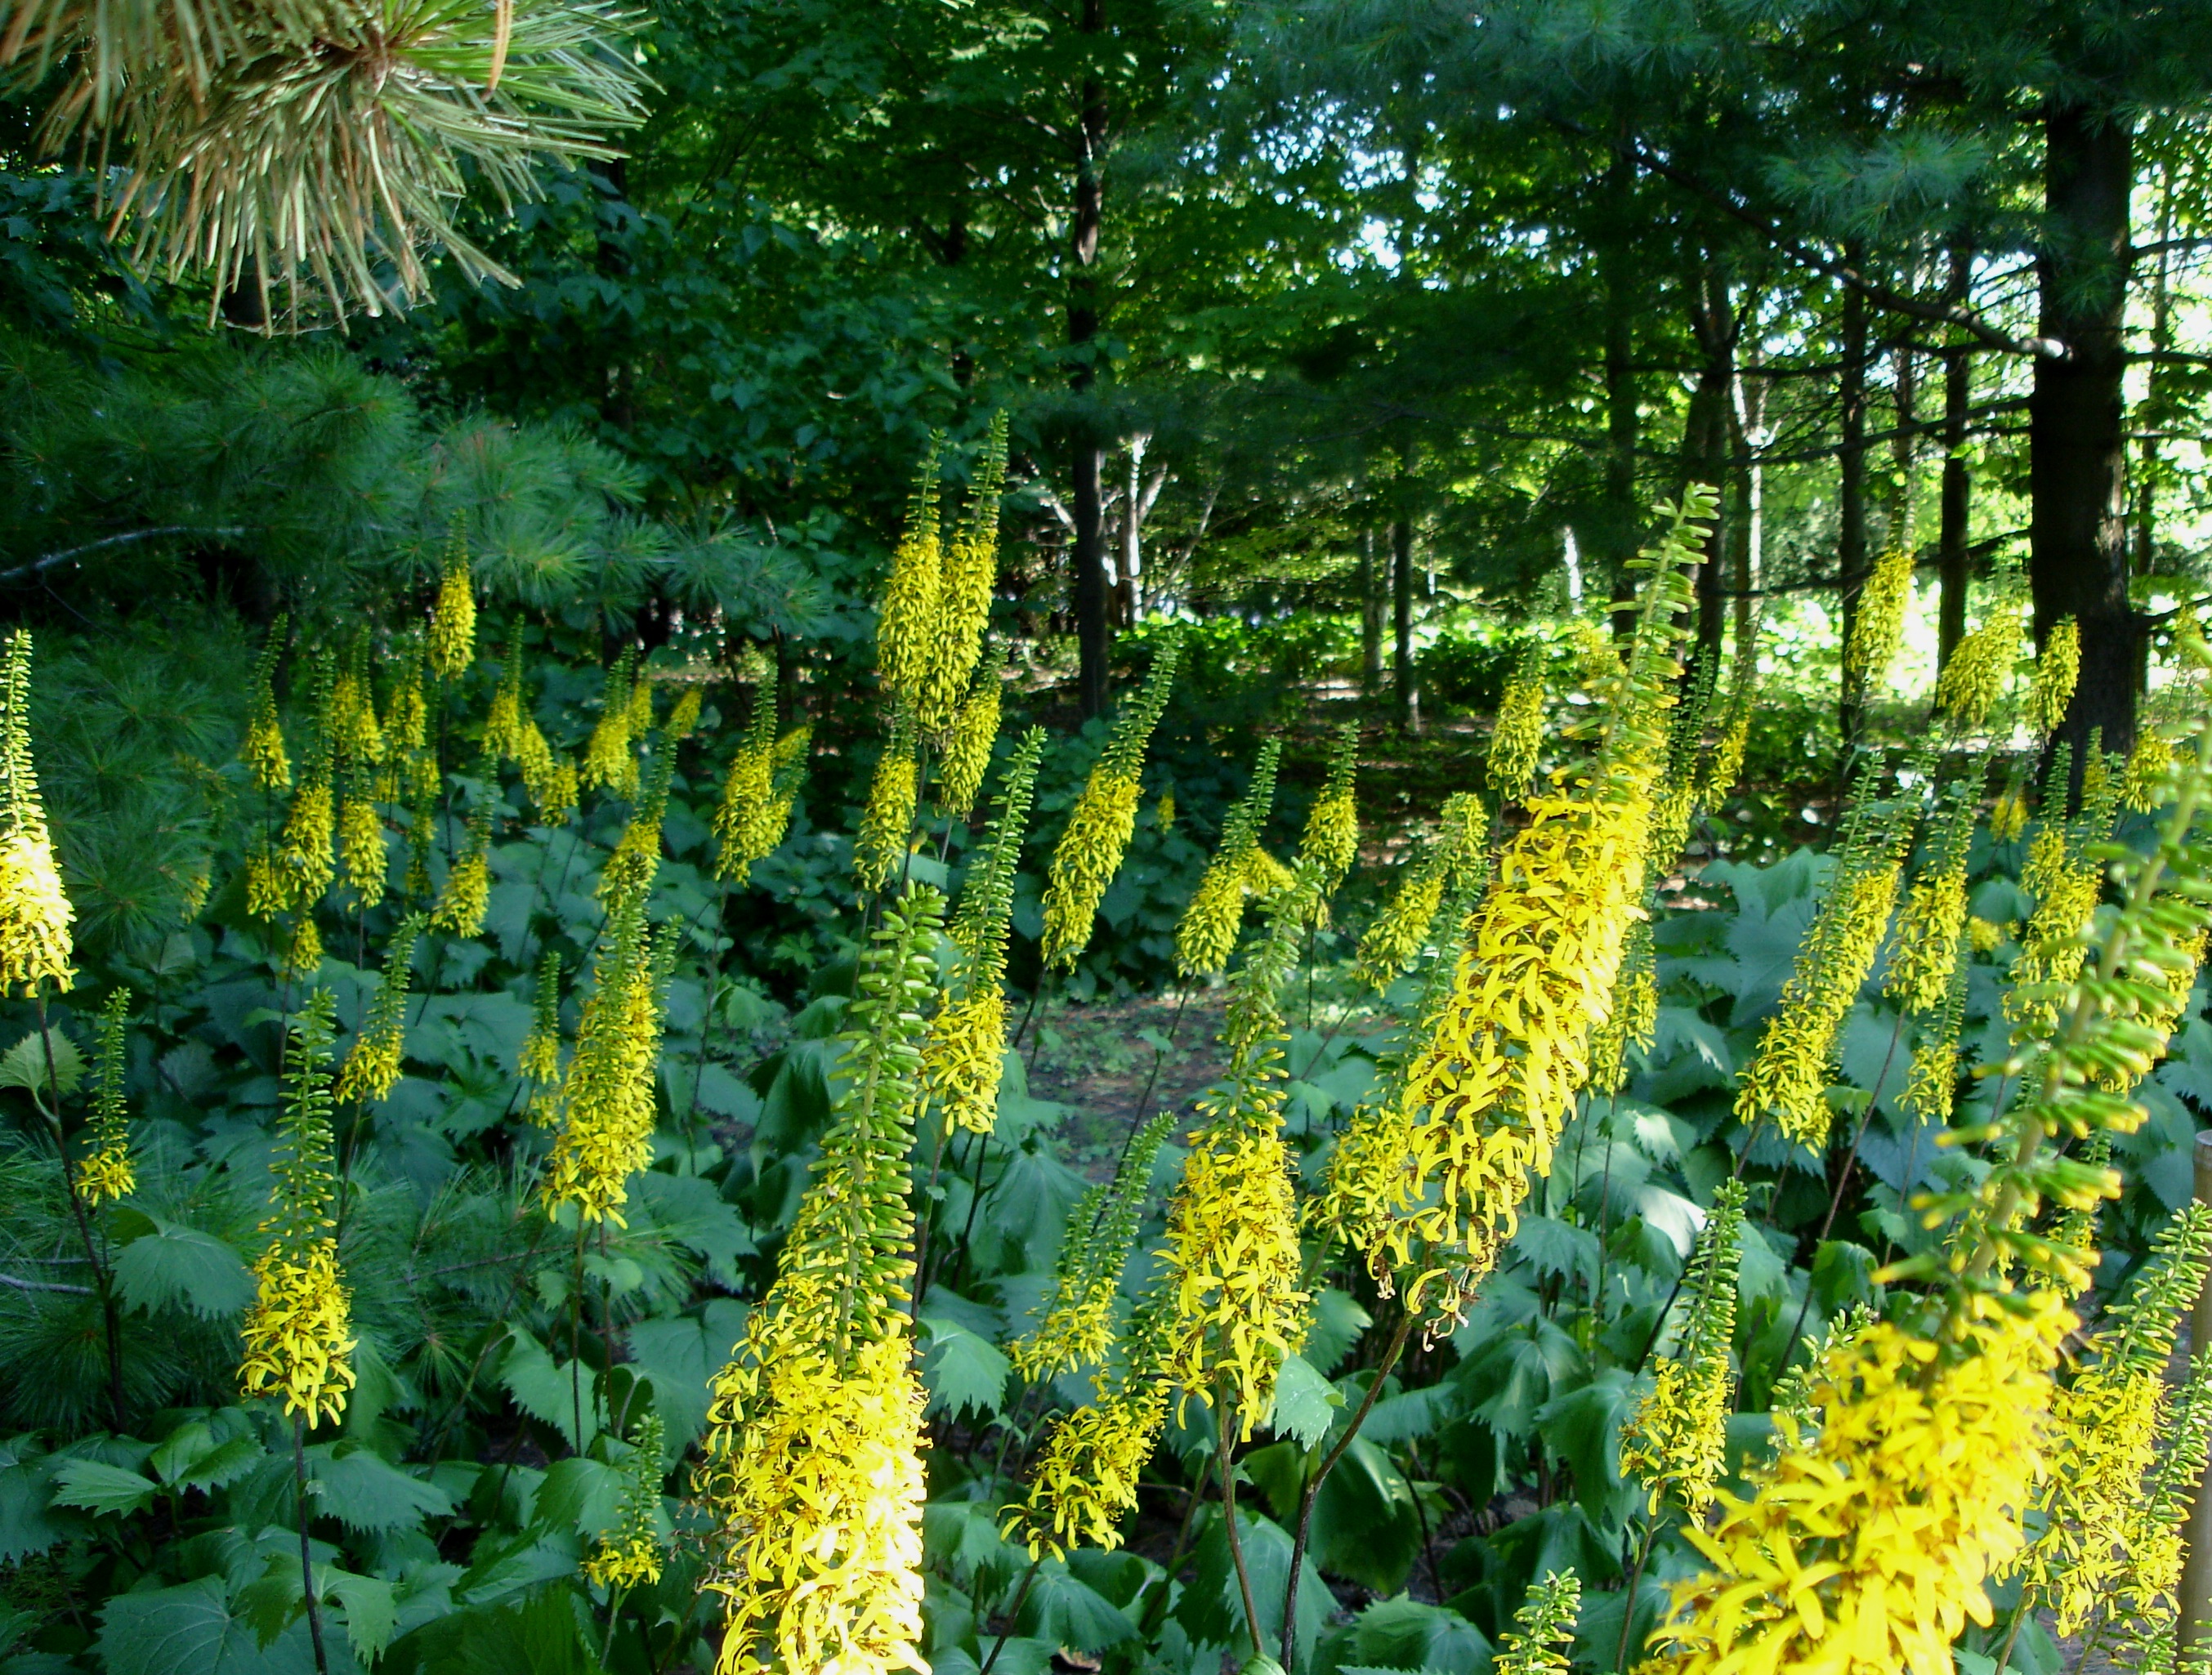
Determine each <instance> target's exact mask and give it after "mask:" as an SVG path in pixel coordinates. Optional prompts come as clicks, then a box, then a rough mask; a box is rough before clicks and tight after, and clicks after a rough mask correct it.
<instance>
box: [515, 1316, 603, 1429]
mask: <svg viewBox="0 0 2212 1675" xmlns="http://www.w3.org/2000/svg"><path fill="white" fill-rule="evenodd" d="M573 1377H574V1375H572V1372H571V1369H570V1368H569V1365H568V1362H565V1361H558V1362H556V1360H554V1359H553V1357H552V1356H551V1355H550V1354H549V1353H548V1352H547V1350H546V1348H545V1346H544V1344H541V1343H539V1342H538V1340H537V1339H536V1338H532V1336H531V1335H530V1334H529V1333H528V1332H525V1331H524V1330H523V1329H522V1328H521V1327H520V1326H517V1327H515V1328H514V1329H513V1331H512V1332H510V1333H509V1334H508V1337H507V1355H506V1357H505V1358H504V1359H503V1360H502V1361H501V1362H500V1367H499V1381H500V1382H501V1384H502V1385H504V1386H506V1387H507V1394H509V1395H510V1396H513V1398H514V1404H515V1405H516V1406H517V1407H519V1408H520V1409H521V1410H522V1411H524V1412H525V1413H527V1414H528V1415H529V1416H530V1417H532V1418H533V1419H540V1420H543V1421H544V1423H547V1424H549V1425H551V1426H552V1427H553V1428H554V1429H556V1430H558V1431H559V1432H560V1433H561V1435H562V1438H563V1439H564V1440H565V1441H567V1442H568V1447H569V1449H570V1451H571V1452H573V1453H583V1451H584V1449H585V1448H586V1447H588V1446H589V1445H590V1442H591V1440H592V1438H593V1437H595V1436H597V1435H599V1420H598V1418H597V1417H595V1416H594V1415H593V1413H592V1401H591V1391H592V1381H591V1380H590V1379H589V1378H586V1379H584V1381H583V1395H584V1400H583V1403H582V1407H583V1421H584V1434H583V1435H582V1436H578V1435H576V1417H577V1405H578V1404H577V1400H576V1386H575V1384H574V1382H573V1381H572V1380H573Z"/></svg>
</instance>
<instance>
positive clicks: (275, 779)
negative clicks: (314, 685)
mask: <svg viewBox="0 0 2212 1675" xmlns="http://www.w3.org/2000/svg"><path fill="white" fill-rule="evenodd" d="M290 621H291V619H290V618H289V616H285V615H283V613H282V612H279V613H278V614H277V617H276V621H275V622H271V623H270V625H269V638H268V639H267V640H266V641H264V643H263V645H262V647H261V655H260V656H259V657H258V658H255V659H254V664H253V704H252V708H251V709H250V710H249V711H248V712H247V713H246V739H245V742H244V743H242V744H241V745H240V747H239V751H238V755H239V760H240V761H241V762H244V763H245V764H246V770H247V773H248V775H249V776H250V777H251V779H252V782H253V788H254V789H255V790H256V791H289V790H290V789H291V788H292V762H291V758H290V757H289V756H287V755H286V754H285V752H284V727H283V723H282V722H281V721H280V720H278V719H277V716H276V661H277V658H279V657H281V656H282V655H283V650H284V629H285V626H286V624H287V623H289V622H290Z"/></svg>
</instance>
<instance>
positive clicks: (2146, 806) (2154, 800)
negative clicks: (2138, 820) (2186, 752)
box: [2120, 721, 2173, 814]
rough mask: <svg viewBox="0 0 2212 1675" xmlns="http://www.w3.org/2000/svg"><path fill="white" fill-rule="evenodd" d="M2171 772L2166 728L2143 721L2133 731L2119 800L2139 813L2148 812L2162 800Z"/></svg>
mask: <svg viewBox="0 0 2212 1675" xmlns="http://www.w3.org/2000/svg"><path fill="white" fill-rule="evenodd" d="M2172 772H2173V742H2172V739H2170V738H2169V737H2166V729H2165V728H2164V727H2162V726H2160V725H2155V724H2154V723H2152V722H2149V721H2146V722H2145V723H2144V724H2143V725H2142V726H2141V727H2140V728H2139V729H2138V730H2137V731H2136V742H2135V747H2134V748H2133V749H2132V750H2130V751H2129V752H2128V765H2127V767H2126V768H2125V769H2124V770H2123V772H2122V774H2121V776H2120V787H2121V788H2120V803H2121V805H2122V806H2123V807H2124V808H2130V809H2133V810H2136V812H2137V813H2138V814H2148V813H2149V812H2150V811H2151V810H2153V809H2154V808H2156V807H2157V806H2158V805H2159V804H2160V802H2161V801H2163V800H2164V791H2165V787H2166V780H2167V778H2168V777H2169V776H2170V775H2171V774H2172Z"/></svg>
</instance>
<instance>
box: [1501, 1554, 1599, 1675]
mask: <svg viewBox="0 0 2212 1675" xmlns="http://www.w3.org/2000/svg"><path fill="white" fill-rule="evenodd" d="M1582 1605H1583V1585H1582V1580H1581V1578H1580V1577H1578V1576H1577V1575H1575V1572H1574V1568H1573V1567H1572V1566H1571V1565H1570V1566H1569V1567H1568V1568H1567V1569H1565V1570H1559V1571H1547V1572H1546V1573H1545V1575H1544V1580H1543V1581H1540V1582H1537V1583H1535V1584H1534V1585H1533V1586H1532V1587H1530V1588H1529V1590H1528V1598H1527V1599H1525V1600H1523V1601H1522V1605H1521V1609H1520V1610H1518V1611H1516V1612H1514V1613H1513V1622H1514V1627H1513V1628H1512V1629H1509V1630H1508V1631H1507V1632H1506V1633H1505V1634H1504V1636H1501V1637H1500V1640H1499V1642H1498V1657H1497V1660H1496V1661H1495V1662H1493V1663H1492V1665H1491V1675H1567V1672H1568V1670H1570V1669H1571V1668H1572V1667H1573V1664H1572V1662H1571V1660H1570V1659H1569V1658H1568V1656H1567V1653H1568V1651H1569V1649H1570V1648H1571V1647H1572V1646H1573V1645H1574V1643H1575V1624H1576V1622H1577V1619H1578V1618H1579V1617H1580V1616H1581V1614H1582Z"/></svg>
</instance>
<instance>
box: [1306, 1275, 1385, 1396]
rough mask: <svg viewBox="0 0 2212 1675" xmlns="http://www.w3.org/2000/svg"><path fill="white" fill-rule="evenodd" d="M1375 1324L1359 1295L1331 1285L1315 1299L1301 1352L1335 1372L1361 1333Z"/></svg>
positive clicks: (1327, 1369)
mask: <svg viewBox="0 0 2212 1675" xmlns="http://www.w3.org/2000/svg"><path fill="white" fill-rule="evenodd" d="M1374 1324H1375V1317H1374V1316H1373V1315H1371V1314H1369V1313H1368V1312H1367V1311H1366V1310H1365V1309H1364V1308H1361V1307H1360V1306H1359V1302H1358V1298H1356V1297H1354V1296H1352V1295H1351V1294H1350V1293H1349V1292H1346V1291H1340V1290H1337V1289H1336V1288H1335V1287H1334V1285H1332V1286H1330V1287H1329V1288H1328V1290H1325V1291H1323V1292H1322V1294H1321V1295H1320V1296H1317V1297H1316V1298H1315V1299H1314V1308H1313V1324H1312V1325H1311V1326H1308V1327H1307V1328H1306V1342H1305V1348H1304V1350H1303V1351H1302V1353H1303V1354H1304V1356H1305V1358H1306V1359H1307V1360H1309V1361H1310V1362H1313V1364H1314V1366H1315V1367H1316V1369H1319V1370H1320V1371H1322V1373H1325V1374H1328V1375H1334V1373H1335V1372H1336V1369H1337V1368H1338V1367H1339V1366H1340V1364H1341V1363H1342V1362H1343V1360H1344V1357H1345V1356H1347V1355H1349V1354H1351V1353H1352V1345H1353V1344H1357V1343H1358V1341H1359V1334H1360V1333H1361V1332H1364V1331H1366V1330H1367V1328H1368V1327H1370V1326H1373V1325H1374Z"/></svg>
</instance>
